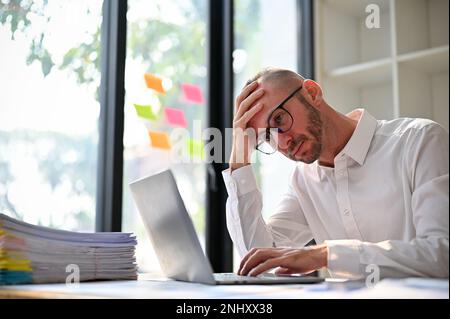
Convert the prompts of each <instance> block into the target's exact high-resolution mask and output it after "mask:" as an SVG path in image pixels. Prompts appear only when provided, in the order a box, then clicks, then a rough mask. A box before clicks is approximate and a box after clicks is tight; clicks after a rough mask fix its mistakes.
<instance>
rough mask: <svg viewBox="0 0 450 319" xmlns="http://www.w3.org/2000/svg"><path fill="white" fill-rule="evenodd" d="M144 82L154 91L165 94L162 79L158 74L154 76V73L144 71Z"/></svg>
mask: <svg viewBox="0 0 450 319" xmlns="http://www.w3.org/2000/svg"><path fill="white" fill-rule="evenodd" d="M144 79H145V83H146V84H147V87H148V88H149V89H153V90H155V91H156V92H159V93H163V94H165V93H166V91H165V90H164V87H163V84H162V82H163V79H161V78H160V77H159V76H156V75H154V74H150V73H145V74H144Z"/></svg>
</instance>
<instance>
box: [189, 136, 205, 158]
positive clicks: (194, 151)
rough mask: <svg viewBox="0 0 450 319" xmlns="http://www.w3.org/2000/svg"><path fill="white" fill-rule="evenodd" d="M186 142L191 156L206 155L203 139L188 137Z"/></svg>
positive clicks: (199, 156) (201, 156) (202, 156)
mask: <svg viewBox="0 0 450 319" xmlns="http://www.w3.org/2000/svg"><path fill="white" fill-rule="evenodd" d="M186 144H187V149H188V152H189V155H190V156H192V157H198V158H204V157H205V146H204V145H203V141H201V140H194V139H192V138H188V139H187V140H186Z"/></svg>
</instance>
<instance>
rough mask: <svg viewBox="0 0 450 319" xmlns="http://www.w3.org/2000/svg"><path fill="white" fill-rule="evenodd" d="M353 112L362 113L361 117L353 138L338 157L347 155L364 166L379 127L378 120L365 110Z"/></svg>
mask: <svg viewBox="0 0 450 319" xmlns="http://www.w3.org/2000/svg"><path fill="white" fill-rule="evenodd" d="M353 112H362V114H361V117H360V118H359V121H358V124H357V125H356V129H355V131H354V132H353V134H352V136H351V137H350V139H349V140H348V142H347V144H346V145H345V147H344V148H343V150H342V151H341V152H340V153H339V154H338V155H337V156H336V157H338V156H340V155H342V154H346V155H347V156H349V157H351V158H352V159H353V160H355V161H356V162H357V163H358V164H359V165H363V164H364V161H365V159H366V156H367V152H368V151H369V147H370V143H371V142H372V138H373V135H374V133H375V129H376V127H377V120H376V119H375V118H374V117H373V116H372V115H371V114H370V113H369V112H367V111H366V110H364V109H357V110H355V111H352V113H353Z"/></svg>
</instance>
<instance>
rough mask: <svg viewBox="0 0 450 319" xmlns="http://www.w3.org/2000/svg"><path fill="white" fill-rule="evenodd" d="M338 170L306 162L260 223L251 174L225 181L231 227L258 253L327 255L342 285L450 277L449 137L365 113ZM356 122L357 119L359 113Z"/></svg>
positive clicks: (420, 123)
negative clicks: (316, 251)
mask: <svg viewBox="0 0 450 319" xmlns="http://www.w3.org/2000/svg"><path fill="white" fill-rule="evenodd" d="M356 112H358V113H359V116H358V119H359V120H358V124H357V127H356V129H355V131H354V132H353V134H352V136H351V138H350V140H349V141H348V143H347V144H346V146H345V147H344V148H343V149H342V151H341V152H340V153H339V154H337V156H336V157H335V158H334V168H330V167H325V166H321V165H319V164H318V161H316V162H314V163H312V164H309V165H308V164H304V163H301V162H299V163H298V165H296V167H295V169H294V171H293V174H292V177H291V179H290V181H286V184H288V183H289V190H288V192H287V193H286V194H285V195H284V197H283V198H282V199H281V202H280V204H279V206H278V208H277V210H276V211H275V212H274V214H273V215H272V216H271V217H270V218H269V219H268V220H267V222H266V221H265V220H264V219H263V217H262V215H261V208H262V197H261V193H260V191H259V189H258V187H257V183H256V180H255V176H254V174H253V171H252V167H251V166H250V165H249V166H245V167H242V168H240V169H237V170H234V171H233V172H232V173H231V174H230V171H229V170H225V171H224V172H223V178H224V181H225V185H226V188H227V191H228V195H229V197H228V201H227V226H228V230H229V233H230V236H231V238H232V240H233V242H234V244H235V245H236V246H237V249H238V251H239V253H240V255H241V256H244V255H245V254H246V253H247V252H248V251H249V250H250V249H251V248H253V247H280V246H283V247H285V246H287V247H302V246H304V245H305V244H306V243H308V242H309V241H310V240H311V239H314V240H315V241H316V243H318V244H319V243H323V242H326V243H327V245H328V270H329V272H330V274H331V275H332V276H333V277H344V278H364V277H366V276H367V275H368V273H369V272H372V271H373V268H369V267H374V266H373V265H376V266H378V267H379V268H378V269H379V271H380V273H379V274H380V277H381V278H383V277H404V276H426V277H448V267H449V264H448V262H449V260H448V255H449V246H448V224H449V222H448V221H449V215H448V209H449V199H448V189H449V184H448V183H449V177H448V171H449V161H448V156H449V148H448V144H449V139H448V132H447V131H446V130H445V129H443V128H442V127H441V126H440V125H438V124H437V123H435V122H433V121H430V120H425V119H412V118H401V119H395V120H391V121H384V120H378V121H377V120H376V119H375V118H374V117H372V116H371V115H370V114H369V113H368V112H367V111H365V110H357V111H356ZM353 114H355V112H353Z"/></svg>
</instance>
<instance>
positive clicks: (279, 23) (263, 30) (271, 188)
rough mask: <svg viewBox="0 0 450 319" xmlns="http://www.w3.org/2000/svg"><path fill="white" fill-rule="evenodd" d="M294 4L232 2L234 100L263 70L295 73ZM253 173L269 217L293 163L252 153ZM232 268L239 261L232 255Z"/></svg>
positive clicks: (260, 0) (256, 0)
mask: <svg viewBox="0 0 450 319" xmlns="http://www.w3.org/2000/svg"><path fill="white" fill-rule="evenodd" d="M296 3H297V1H295V0H287V1H270V0H236V1H235V10H234V12H235V13H234V19H235V22H234V23H235V25H234V33H235V45H234V46H235V50H234V52H233V71H234V79H235V81H234V83H235V87H234V96H235V97H236V96H237V95H238V94H239V93H240V91H241V89H242V87H243V86H244V84H245V82H246V81H247V80H248V79H249V78H251V77H253V76H254V75H255V74H256V73H257V72H258V71H260V70H261V69H262V68H265V67H270V66H273V67H281V68H286V69H290V70H294V71H296V70H297V33H296V28H297V25H296V23H297V21H296V16H297V7H296ZM254 156H256V159H255V160H256V163H255V164H254V170H255V173H256V177H257V180H258V184H259V187H260V189H261V192H262V196H263V212H262V213H263V216H264V217H269V216H270V215H271V214H272V213H273V212H274V210H275V208H276V206H277V204H278V202H279V200H280V198H281V196H282V195H283V193H284V192H285V191H286V190H287V183H286V181H287V180H288V179H289V174H290V173H291V171H292V169H293V168H294V165H295V163H294V162H292V161H291V160H289V159H287V158H285V157H284V156H283V155H281V154H280V153H275V154H273V155H264V154H262V153H260V152H255V154H254ZM235 256H236V257H235V258H234V265H235V267H236V265H239V261H240V257H238V256H237V255H236V253H235Z"/></svg>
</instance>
